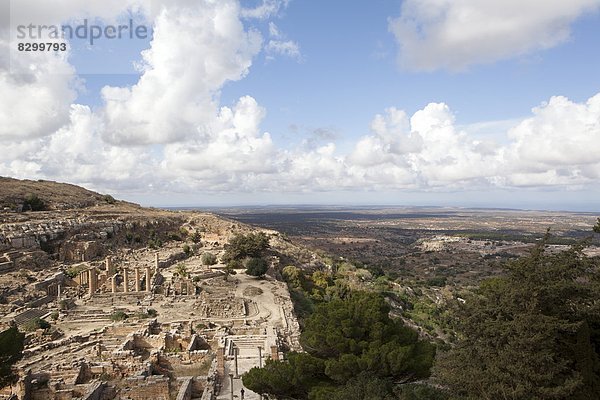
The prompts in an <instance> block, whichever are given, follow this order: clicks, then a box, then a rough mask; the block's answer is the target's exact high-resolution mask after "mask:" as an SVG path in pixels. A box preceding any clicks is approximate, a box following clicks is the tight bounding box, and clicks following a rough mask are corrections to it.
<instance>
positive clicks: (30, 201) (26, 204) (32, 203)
mask: <svg viewBox="0 0 600 400" xmlns="http://www.w3.org/2000/svg"><path fill="white" fill-rule="evenodd" d="M45 209H46V203H44V201H43V200H42V199H40V198H39V197H38V196H37V194H30V195H29V196H27V197H26V198H25V200H24V201H23V211H44V210H45Z"/></svg>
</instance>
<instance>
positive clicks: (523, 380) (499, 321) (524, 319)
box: [436, 238, 600, 399]
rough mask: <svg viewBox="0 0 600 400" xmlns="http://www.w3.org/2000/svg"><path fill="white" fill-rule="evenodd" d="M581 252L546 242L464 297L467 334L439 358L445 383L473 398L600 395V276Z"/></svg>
mask: <svg viewBox="0 0 600 400" xmlns="http://www.w3.org/2000/svg"><path fill="white" fill-rule="evenodd" d="M546 240H547V238H546ZM582 251H583V246H582V245H576V246H573V247H572V248H571V249H569V250H567V251H563V252H561V253H557V254H549V253H547V252H546V251H545V241H544V243H541V244H539V245H538V246H536V248H535V249H534V250H533V251H532V252H531V254H530V255H529V256H527V257H523V258H521V259H519V260H516V261H513V262H510V263H508V264H507V265H506V266H505V269H506V275H505V276H503V277H500V278H494V279H490V280H487V281H485V282H483V283H482V284H481V285H480V287H479V289H478V290H477V291H476V293H474V294H473V295H472V296H471V297H468V298H467V299H466V302H465V303H464V304H460V303H457V304H456V305H455V307H456V310H455V312H454V316H455V319H454V328H455V329H456V331H457V332H458V333H459V335H460V337H461V338H462V340H460V341H459V342H458V343H457V345H456V346H455V347H454V348H453V349H451V350H450V351H449V352H447V353H446V354H443V355H441V356H440V357H439V360H438V362H437V363H436V371H437V375H438V376H439V377H440V379H441V380H442V382H443V383H445V384H446V385H448V386H449V387H450V388H451V389H453V390H454V392H455V393H456V394H457V395H459V396H464V397H466V398H473V399H496V398H502V399H567V398H568V399H592V398H600V359H599V355H598V349H600V304H599V302H598V298H600V291H599V285H598V283H599V280H598V273H597V272H596V271H597V266H596V265H594V264H593V263H592V261H591V260H590V259H588V258H587V257H585V256H584V255H583V252H582Z"/></svg>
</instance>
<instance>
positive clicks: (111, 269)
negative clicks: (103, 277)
mask: <svg viewBox="0 0 600 400" xmlns="http://www.w3.org/2000/svg"><path fill="white" fill-rule="evenodd" d="M105 263H106V274H107V275H109V276H111V275H114V274H115V265H114V264H113V259H112V257H111V256H108V257H106V261H105Z"/></svg>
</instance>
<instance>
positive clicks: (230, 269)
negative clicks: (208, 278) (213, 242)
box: [223, 261, 240, 280]
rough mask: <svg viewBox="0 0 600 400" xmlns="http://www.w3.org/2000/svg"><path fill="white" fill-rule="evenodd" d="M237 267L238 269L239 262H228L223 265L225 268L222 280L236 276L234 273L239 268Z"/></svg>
mask: <svg viewBox="0 0 600 400" xmlns="http://www.w3.org/2000/svg"><path fill="white" fill-rule="evenodd" d="M239 267H240V262H239V261H229V262H228V263H227V264H225V268H223V271H225V276H224V278H223V279H225V280H228V279H229V275H235V274H237V272H235V269H236V268H239Z"/></svg>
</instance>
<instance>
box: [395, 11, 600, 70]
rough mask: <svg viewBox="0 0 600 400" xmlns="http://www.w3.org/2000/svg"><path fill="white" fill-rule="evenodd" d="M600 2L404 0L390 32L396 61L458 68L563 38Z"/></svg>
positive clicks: (546, 45)
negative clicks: (573, 25)
mask: <svg viewBox="0 0 600 400" xmlns="http://www.w3.org/2000/svg"><path fill="white" fill-rule="evenodd" d="M599 7H600V1H598V0H574V1H563V0H528V1H517V0H504V1H494V0H406V1H404V2H403V3H402V7H401V13H400V16H399V17H398V18H392V19H390V21H389V30H390V31H391V32H392V33H393V34H394V36H395V38H396V40H397V42H398V46H399V62H400V64H401V65H402V66H404V67H406V68H410V69H415V70H426V71H431V70H436V69H440V68H442V69H450V70H462V69H464V68H466V67H467V66H469V65H471V64H480V63H488V62H493V61H497V60H501V59H506V58H511V57H513V56H517V55H521V54H525V53H528V52H531V51H536V50H543V49H548V48H551V47H554V46H556V45H558V44H560V43H563V42H565V41H566V40H568V39H569V36H570V25H571V24H572V23H573V21H575V20H576V19H577V18H578V17H579V16H581V15H583V14H584V13H586V12H591V11H595V10H597V9H598V8H599Z"/></svg>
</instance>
